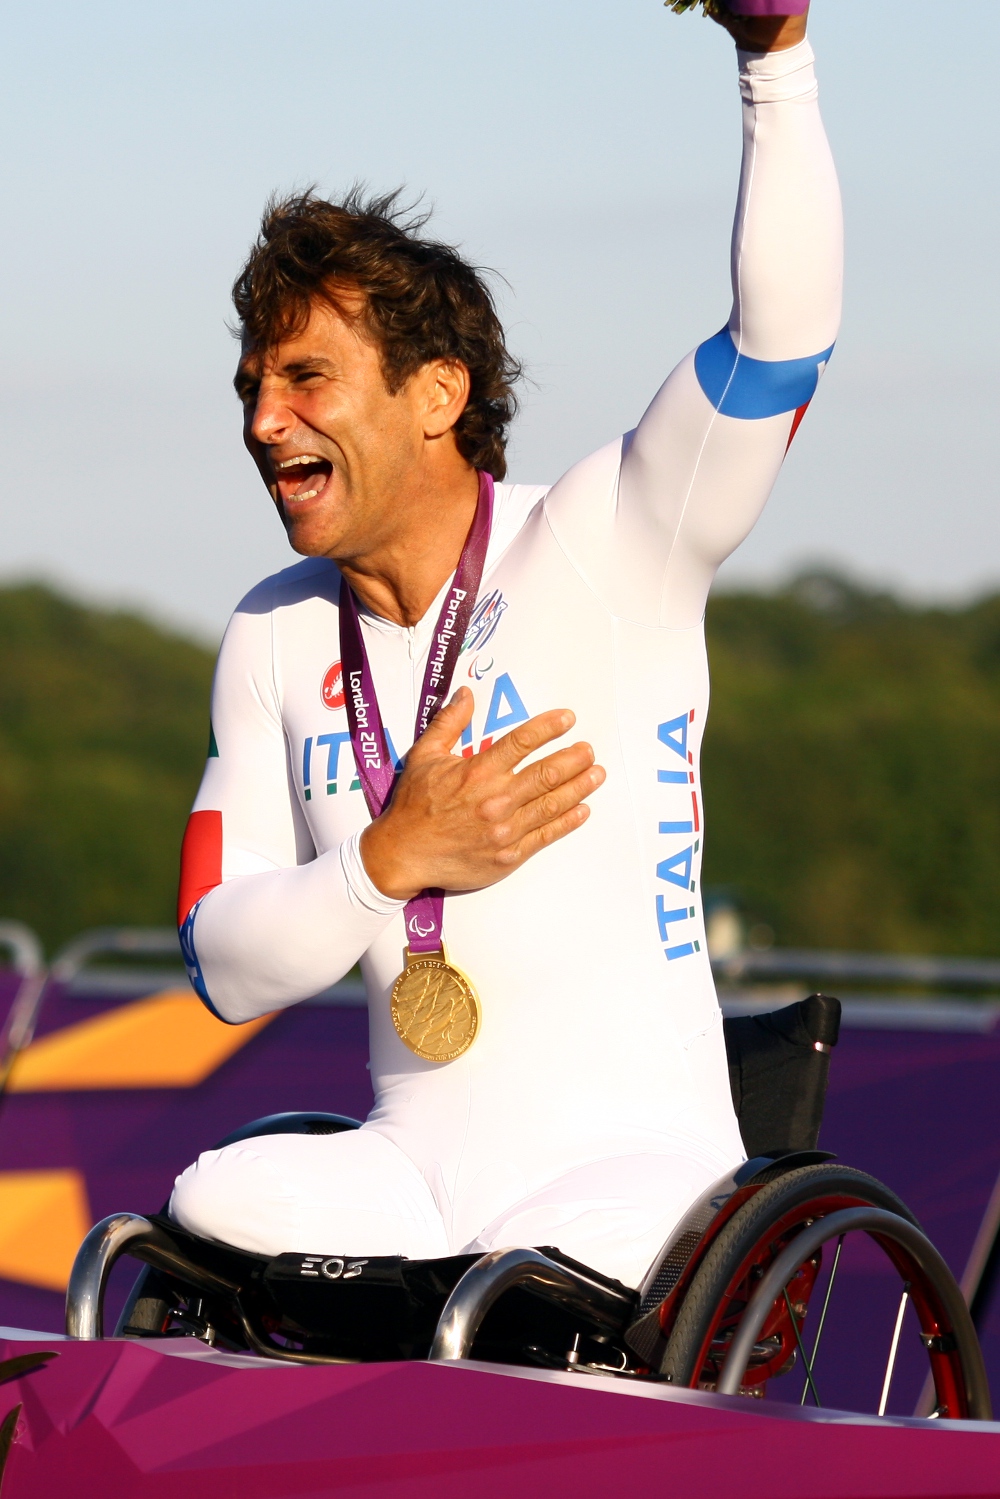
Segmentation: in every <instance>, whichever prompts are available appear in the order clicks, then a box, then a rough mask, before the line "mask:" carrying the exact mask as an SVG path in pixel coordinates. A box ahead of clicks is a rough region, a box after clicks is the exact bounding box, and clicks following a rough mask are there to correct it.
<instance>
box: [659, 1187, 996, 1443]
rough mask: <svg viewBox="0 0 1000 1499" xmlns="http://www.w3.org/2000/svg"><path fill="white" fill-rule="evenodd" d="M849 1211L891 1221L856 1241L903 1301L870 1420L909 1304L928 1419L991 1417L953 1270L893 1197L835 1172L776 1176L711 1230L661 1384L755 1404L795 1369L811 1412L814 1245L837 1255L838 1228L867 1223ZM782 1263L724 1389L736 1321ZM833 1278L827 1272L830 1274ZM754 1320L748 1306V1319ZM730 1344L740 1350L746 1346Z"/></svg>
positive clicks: (818, 1255) (817, 1255)
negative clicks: (889, 1276) (891, 1270)
mask: <svg viewBox="0 0 1000 1499" xmlns="http://www.w3.org/2000/svg"><path fill="white" fill-rule="evenodd" d="M851 1209H853V1210H858V1209H876V1210H879V1211H880V1212H881V1214H889V1215H892V1217H891V1219H886V1218H880V1216H879V1211H877V1212H876V1213H875V1214H874V1215H869V1216H870V1221H871V1223H872V1224H873V1225H875V1226H874V1227H872V1228H866V1229H865V1231H866V1232H868V1233H870V1234H871V1236H872V1237H873V1238H875V1239H876V1242H878V1243H879V1245H880V1247H881V1248H882V1249H883V1250H884V1251H885V1253H886V1254H887V1255H888V1257H889V1259H890V1261H891V1262H892V1264H893V1265H894V1267H895V1269H896V1271H897V1273H898V1275H899V1279H900V1282H901V1287H900V1289H901V1290H902V1291H903V1297H902V1298H901V1300H900V1302H899V1312H898V1315H897V1319H896V1327H895V1331H894V1334H893V1339H892V1347H891V1350H890V1358H889V1363H888V1364H887V1366H886V1375H885V1379H884V1381H883V1387H882V1398H881V1401H880V1404H879V1412H878V1413H879V1414H883V1413H884V1410H885V1405H886V1401H887V1398H888V1391H889V1386H890V1384H891V1379H892V1373H893V1369H894V1366H895V1360H896V1351H897V1346H898V1342H899V1333H900V1327H901V1325H902V1321H903V1315H904V1311H905V1307H906V1303H907V1300H909V1301H911V1302H912V1304H913V1307H914V1309H915V1310H916V1312H917V1315H918V1317H919V1320H920V1324H921V1340H922V1342H923V1344H924V1347H925V1349H926V1351H927V1355H928V1356H929V1358H930V1363H931V1371H932V1374H933V1376H934V1382H935V1388H936V1390H937V1395H938V1400H937V1412H936V1413H937V1414H938V1415H947V1416H950V1417H952V1418H955V1419H961V1418H966V1417H969V1416H975V1417H979V1418H980V1419H989V1416H988V1414H987V1415H986V1416H985V1417H984V1416H983V1411H984V1410H985V1411H986V1412H987V1413H988V1411H989V1394H988V1390H987V1387H986V1383H985V1374H984V1373H983V1370H982V1356H981V1354H980V1352H979V1346H978V1342H977V1340H976V1336H975V1330H974V1328H973V1326H972V1322H971V1319H970V1318H969V1316H968V1312H967V1309H966V1308H965V1303H964V1301H963V1300H962V1297H961V1292H960V1291H959V1289H958V1286H957V1285H956V1283H955V1280H954V1278H953V1276H952V1275H951V1272H950V1271H949V1270H948V1268H947V1266H946V1265H945V1263H944V1261H943V1260H942V1259H941V1257H940V1256H939V1255H938V1254H937V1251H936V1250H934V1248H933V1246H932V1245H931V1244H930V1243H929V1241H928V1240H927V1239H925V1238H924V1236H923V1234H922V1232H921V1231H920V1227H919V1224H918V1223H917V1221H916V1219H915V1218H914V1216H913V1214H912V1213H911V1212H910V1211H909V1209H908V1208H907V1207H906V1206H905V1205H904V1204H903V1203H902V1202H901V1201H900V1199H899V1198H898V1197H897V1196H896V1195H895V1193H894V1192H891V1191H890V1190H889V1188H888V1187H886V1186H883V1184H882V1183H881V1182H879V1181H876V1179H875V1178H874V1177H871V1176H868V1175H866V1174H865V1173H864V1172H862V1171H855V1170H853V1169H852V1168H850V1167H848V1166H840V1165H838V1164H836V1163H834V1162H828V1163H825V1164H823V1165H816V1166H805V1167H802V1168H800V1169H799V1170H796V1171H790V1172H787V1173H785V1174H784V1175H776V1179H772V1180H771V1181H769V1182H768V1183H767V1184H766V1185H765V1186H763V1187H762V1188H761V1189H760V1191H758V1192H757V1193H756V1194H755V1195H754V1196H753V1197H751V1198H750V1199H749V1201H748V1202H746V1203H745V1204H744V1205H743V1207H741V1208H740V1209H739V1210H738V1211H737V1212H736V1213H734V1215H733V1217H732V1218H731V1219H730V1220H729V1222H728V1223H726V1224H725V1226H724V1227H723V1228H722V1229H721V1230H720V1232H719V1234H718V1236H717V1237H716V1239H715V1240H714V1242H713V1243H712V1245H711V1247H710V1248H709V1250H708V1252H707V1253H706V1255H705V1258H704V1260H703V1261H702V1263H701V1265H700V1266H699V1267H698V1270H697V1271H696V1273H695V1275H694V1277H693V1279H692V1282H691V1285H690V1287H689V1289H688V1291H687V1294H686V1295H685V1296H684V1298H683V1300H682V1302H681V1304H680V1306H679V1308H678V1310H677V1314H676V1318H675V1320H674V1323H673V1326H672V1328H670V1329H669V1335H668V1339H667V1344H666V1348H665V1350H664V1353H663V1356H662V1359H661V1362H660V1371H659V1372H660V1374H661V1376H662V1377H663V1378H665V1379H667V1380H669V1381H671V1382H672V1383H675V1384H681V1385H685V1386H688V1387H691V1388H702V1389H716V1388H719V1387H720V1376H721V1377H723V1384H722V1388H723V1389H725V1387H726V1386H727V1385H728V1386H729V1387H730V1388H731V1392H732V1393H736V1392H737V1389H738V1390H739V1393H741V1394H746V1395H757V1396H762V1395H763V1394H764V1392H765V1388H766V1386H767V1383H768V1381H769V1380H770V1379H772V1378H775V1377H777V1376H778V1375H781V1374H786V1373H789V1372H790V1371H791V1369H792V1368H793V1367H794V1366H795V1365H798V1367H799V1370H800V1373H801V1374H802V1375H803V1376H804V1384H803V1397H802V1398H803V1401H804V1400H805V1398H806V1394H807V1392H808V1393H809V1394H811V1396H812V1400H813V1403H815V1404H816V1405H819V1404H820V1403H821V1402H820V1397H819V1393H818V1388H817V1384H821V1383H822V1375H821V1372H820V1371H821V1363H820V1366H819V1368H817V1352H818V1350H819V1342H818V1338H817V1339H816V1340H815V1341H814V1346H813V1349H812V1352H811V1353H809V1354H807V1352H806V1348H805V1344H804V1340H803V1327H804V1323H805V1320H806V1314H807V1311H808V1309H809V1303H810V1299H811V1297H812V1293H813V1290H814V1288H815V1286H816V1283H817V1279H818V1277H819V1274H820V1269H821V1263H822V1247H821V1244H820V1241H821V1240H830V1239H838V1238H839V1244H840V1245H842V1244H843V1240H844V1234H843V1233H839V1225H841V1224H844V1225H845V1228H844V1232H847V1231H850V1229H851V1228H853V1221H857V1222H858V1224H859V1227H862V1228H864V1226H865V1225H864V1222H862V1220H863V1219H864V1218H865V1215H864V1214H863V1213H858V1212H857V1211H855V1212H854V1214H853V1221H852V1215H851V1213H850V1212H848V1211H847V1210H851ZM835 1215H836V1216H835ZM826 1218H830V1219H831V1226H830V1232H829V1233H827V1232H826V1230H825V1227H824V1225H823V1223H822V1220H824V1219H826ZM899 1220H902V1226H901V1227H899ZM879 1224H881V1225H882V1227H883V1229H884V1230H885V1232H883V1233H882V1234H881V1236H880V1235H879V1233H878V1231H877V1229H878V1226H879ZM835 1225H836V1226H835ZM897 1230H898V1232H897ZM894 1232H895V1233H896V1238H893V1233H894ZM800 1234H801V1235H803V1236H804V1237H803V1239H802V1247H803V1253H802V1258H801V1260H798V1261H796V1256H795V1251H794V1250H793V1249H791V1248H790V1246H791V1245H792V1243H793V1241H794V1240H795V1239H796V1238H797V1237H798V1236H799V1235H800ZM809 1241H811V1242H809ZM897 1241H898V1242H897ZM908 1245H909V1247H907V1246H908ZM831 1247H832V1246H831ZM782 1255H784V1256H785V1262H786V1263H787V1268H788V1276H787V1278H785V1280H784V1282H783V1285H782V1286H778V1285H775V1286H774V1288H773V1290H774V1291H776V1292H777V1296H776V1299H774V1300H773V1302H772V1303H771V1304H770V1306H769V1308H768V1309H767V1313H766V1316H765V1317H764V1320H763V1322H762V1325H761V1326H760V1329H759V1332H757V1333H756V1335H755V1341H754V1342H753V1344H752V1348H751V1347H749V1346H748V1347H746V1348H745V1349H744V1350H743V1353H744V1356H743V1357H740V1358H738V1359H737V1361H738V1362H741V1363H743V1368H742V1369H741V1370H740V1372H739V1374H738V1375H737V1378H738V1380H739V1383H738V1385H733V1376H732V1371H731V1370H729V1371H726V1372H727V1373H728V1375H729V1378H728V1379H725V1378H724V1369H725V1365H726V1361H727V1357H728V1354H729V1352H730V1348H731V1347H733V1345H734V1340H737V1339H738V1333H739V1326H740V1322H741V1319H742V1317H743V1315H744V1313H745V1312H746V1311H747V1308H748V1305H750V1304H751V1302H752V1301H753V1298H754V1296H755V1292H756V1290H757V1287H758V1286H759V1285H761V1283H762V1282H763V1281H764V1280H765V1277H766V1276H767V1275H768V1272H769V1270H770V1269H771V1267H772V1266H775V1265H776V1264H777V1261H778V1260H779V1257H780V1256H782ZM837 1261H838V1262H839V1247H838V1249H837ZM835 1273H836V1262H835V1264H834V1268H833V1271H832V1276H835ZM832 1289H833V1286H832V1278H831V1281H830V1283H829V1286H828V1290H827V1296H826V1299H825V1302H824V1306H823V1310H822V1312H821V1313H820V1315H819V1324H820V1326H819V1328H818V1331H819V1332H821V1331H822V1322H823V1321H824V1320H825V1317H826V1308H827V1306H828V1305H829V1300H830V1291H832ZM763 1294H764V1292H763V1290H762V1295H763ZM772 1294H773V1293H772ZM756 1310H757V1306H756V1304H755V1305H754V1307H752V1308H751V1316H752V1315H753V1312H754V1311H756ZM665 1331H666V1329H665ZM738 1341H739V1342H740V1343H741V1344H744V1343H745V1342H746V1339H745V1338H743V1339H739V1340H738ZM735 1353H736V1349H735V1348H734V1354H735Z"/></svg>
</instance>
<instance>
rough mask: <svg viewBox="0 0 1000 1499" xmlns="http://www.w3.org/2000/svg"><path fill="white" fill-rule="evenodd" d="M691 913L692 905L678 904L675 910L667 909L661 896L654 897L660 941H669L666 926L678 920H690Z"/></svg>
mask: <svg viewBox="0 0 1000 1499" xmlns="http://www.w3.org/2000/svg"><path fill="white" fill-rule="evenodd" d="M693 915H694V906H679V907H678V909H677V910H676V911H668V910H667V907H666V901H665V900H664V899H663V896H662V895H658V896H657V897H656V921H657V925H658V926H659V928H660V941H661V942H669V941H670V932H669V930H668V928H670V927H672V926H675V925H676V924H677V922H678V921H690V919H691V917H692V916H693Z"/></svg>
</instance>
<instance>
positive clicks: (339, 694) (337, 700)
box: [322, 661, 345, 710]
mask: <svg viewBox="0 0 1000 1499" xmlns="http://www.w3.org/2000/svg"><path fill="white" fill-rule="evenodd" d="M322 696H323V707H324V708H330V709H331V710H333V709H335V708H342V707H343V706H344V702H345V696H344V668H343V667H342V666H341V664H340V662H339V661H335V662H334V663H333V665H332V666H329V667H327V671H326V676H325V677H324V678H323V689H322Z"/></svg>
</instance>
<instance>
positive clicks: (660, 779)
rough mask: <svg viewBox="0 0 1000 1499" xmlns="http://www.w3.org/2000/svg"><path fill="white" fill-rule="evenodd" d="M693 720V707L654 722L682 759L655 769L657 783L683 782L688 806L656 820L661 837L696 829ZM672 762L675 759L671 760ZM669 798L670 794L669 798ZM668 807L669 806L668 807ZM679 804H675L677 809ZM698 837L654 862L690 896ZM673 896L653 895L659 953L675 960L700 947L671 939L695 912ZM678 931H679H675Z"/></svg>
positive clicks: (660, 738)
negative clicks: (691, 740) (681, 765)
mask: <svg viewBox="0 0 1000 1499" xmlns="http://www.w3.org/2000/svg"><path fill="white" fill-rule="evenodd" d="M693 722H694V710H693V709H690V710H689V711H688V712H687V713H679V714H678V715H677V717H676V718H668V719H667V721H666V723H661V724H657V727H656V737H657V739H658V741H659V743H660V744H661V745H663V747H664V748H665V749H668V750H670V751H671V752H672V753H673V754H675V755H676V756H677V757H678V758H679V759H680V760H682V761H683V762H684V766H685V768H684V769H683V770H680V769H677V770H657V772H656V779H657V783H658V784H659V785H661V786H683V787H684V788H685V793H686V794H685V797H684V800H685V801H687V802H688V806H687V807H686V808H684V809H683V810H685V811H686V812H687V813H688V814H689V815H688V816H686V817H679V818H673V819H670V820H668V821H663V822H660V823H659V832H660V835H661V837H668V838H670V837H681V838H690V836H691V834H692V833H697V832H698V830H699V823H698V801H697V793H696V791H695V789H694V772H693V770H691V769H689V768H688V767H689V766H691V765H692V764H693V757H692V754H691V752H690V751H689V749H688V727H689V725H690V724H692V723H693ZM674 763H675V764H676V761H675V762H674ZM671 799H672V798H671ZM664 810H668V808H664ZM669 810H673V809H672V808H669ZM681 810H682V808H681V807H680V806H678V807H677V811H678V812H680V811H681ZM700 843H701V840H700V838H695V839H694V841H693V842H692V843H689V844H688V845H687V847H686V848H682V849H680V850H678V852H676V853H673V854H668V855H667V857H666V858H664V859H660V860H659V861H658V862H657V865H656V877H657V879H659V880H663V881H664V883H666V884H668V885H675V886H676V887H677V889H679V890H683V891H684V894H685V896H687V897H688V898H690V895H691V893H692V892H693V891H694V888H695V882H694V880H692V878H691V871H692V868H693V867H694V856H695V854H696V853H697V852H698V848H699V846H700ZM676 900H677V896H676V895H674V896H664V895H657V897H656V925H657V929H658V931H659V934H660V941H661V942H662V943H663V944H664V947H663V955H664V957H665V958H666V960H667V962H668V963H673V962H675V961H676V960H677V959H678V958H689V957H691V956H692V955H693V954H694V953H696V952H700V951H701V943H700V942H698V941H697V940H695V939H693V938H692V940H691V941H689V942H678V941H676V940H674V941H673V942H671V937H672V936H674V935H675V934H674V933H673V932H672V931H671V928H672V927H676V926H678V925H679V924H680V923H682V922H685V921H691V920H692V918H693V917H694V915H695V907H694V906H692V905H689V904H688V903H687V902H685V904H684V905H683V906H678V905H676V904H674V903H675V902H676ZM677 935H679V934H677Z"/></svg>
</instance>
